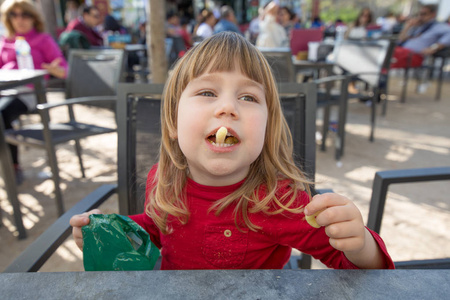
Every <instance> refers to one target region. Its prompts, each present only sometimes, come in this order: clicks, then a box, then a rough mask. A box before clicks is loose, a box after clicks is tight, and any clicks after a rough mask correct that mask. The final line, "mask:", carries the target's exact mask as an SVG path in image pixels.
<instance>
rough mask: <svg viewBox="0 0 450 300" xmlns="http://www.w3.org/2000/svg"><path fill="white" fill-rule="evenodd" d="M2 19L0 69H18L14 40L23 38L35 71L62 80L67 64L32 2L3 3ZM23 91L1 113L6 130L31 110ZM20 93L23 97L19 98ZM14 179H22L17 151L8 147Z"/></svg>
mask: <svg viewBox="0 0 450 300" xmlns="http://www.w3.org/2000/svg"><path fill="white" fill-rule="evenodd" d="M1 18H2V21H3V23H4V25H5V28H6V36H5V37H2V38H1V39H0V68H1V69H4V70H10V69H18V66H17V58H16V52H15V49H14V43H15V41H16V37H18V36H22V37H24V38H25V40H26V41H27V42H28V44H29V45H30V48H31V56H32V57H33V63H34V68H35V69H45V70H47V71H48V72H49V73H50V74H51V75H53V76H55V77H57V78H65V77H66V73H67V62H66V60H65V59H64V56H63V54H62V52H61V50H60V49H59V47H58V44H57V43H56V42H55V41H54V40H53V38H52V37H51V36H50V35H49V34H47V33H44V21H43V18H42V16H41V14H40V13H39V12H38V10H37V9H36V7H35V5H34V3H33V2H32V1H31V0H6V1H5V2H3V4H2V5H1ZM26 89H28V90H29V89H30V88H29V87H23V88H21V89H20V90H18V91H17V92H18V93H17V96H12V99H10V102H9V104H7V105H5V106H4V108H2V110H1V113H2V116H3V120H4V123H5V128H6V129H8V128H12V126H11V123H12V122H13V121H14V120H15V119H17V118H18V117H19V116H20V115H21V114H24V113H27V112H28V111H30V110H33V109H34V108H35V106H36V97H35V95H34V94H33V93H23V90H26ZM20 93H22V95H20ZM11 153H12V157H13V162H14V167H15V170H16V179H17V182H18V183H19V184H20V183H21V182H22V181H23V176H22V173H21V171H20V168H19V160H18V151H17V147H16V146H11Z"/></svg>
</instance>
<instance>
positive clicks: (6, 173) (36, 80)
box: [0, 70, 48, 239]
mask: <svg viewBox="0 0 450 300" xmlns="http://www.w3.org/2000/svg"><path fill="white" fill-rule="evenodd" d="M46 74H48V72H47V71H44V70H0V91H3V90H7V89H13V88H16V87H18V86H23V85H27V84H33V85H34V91H35V93H36V98H37V102H38V103H46V102H47V97H46V95H45V87H44V83H43V80H44V75H46ZM0 101H1V100H0ZM4 131H5V129H4V125H3V118H2V116H1V114H0V166H1V169H2V170H3V179H4V181H5V188H6V193H7V196H8V200H9V201H10V203H11V205H12V207H13V212H14V221H15V224H16V228H17V230H18V232H19V236H18V237H19V239H23V238H25V237H26V232H25V227H24V226H23V222H22V213H21V212H20V202H19V200H18V198H17V189H16V177H15V174H14V167H13V162H12V159H11V153H10V151H9V147H8V145H7V143H6V141H5V136H4ZM0 224H1V221H0Z"/></svg>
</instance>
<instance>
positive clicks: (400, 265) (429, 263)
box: [395, 257, 450, 269]
mask: <svg viewBox="0 0 450 300" xmlns="http://www.w3.org/2000/svg"><path fill="white" fill-rule="evenodd" d="M395 268H396V269H450V257H449V258H440V259H425V260H411V261H398V262H395Z"/></svg>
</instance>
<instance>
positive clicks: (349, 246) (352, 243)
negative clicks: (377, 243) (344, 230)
mask: <svg viewBox="0 0 450 300" xmlns="http://www.w3.org/2000/svg"><path fill="white" fill-rule="evenodd" d="M329 242H330V245H331V246H332V247H333V248H334V249H336V250H339V251H344V252H353V251H360V250H361V249H362V248H364V236H363V237H362V238H361V237H351V238H346V239H334V238H330V240H329Z"/></svg>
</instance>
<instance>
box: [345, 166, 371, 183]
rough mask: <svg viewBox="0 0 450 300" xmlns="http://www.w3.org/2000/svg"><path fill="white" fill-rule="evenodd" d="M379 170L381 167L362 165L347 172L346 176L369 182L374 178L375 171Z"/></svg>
mask: <svg viewBox="0 0 450 300" xmlns="http://www.w3.org/2000/svg"><path fill="white" fill-rule="evenodd" d="M378 171H380V169H379V168H377V167H375V166H362V167H360V168H356V169H354V170H352V171H350V172H347V173H345V175H344V176H345V177H346V178H349V179H352V180H355V181H359V182H369V181H372V180H373V177H374V175H375V173H376V172H378Z"/></svg>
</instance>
